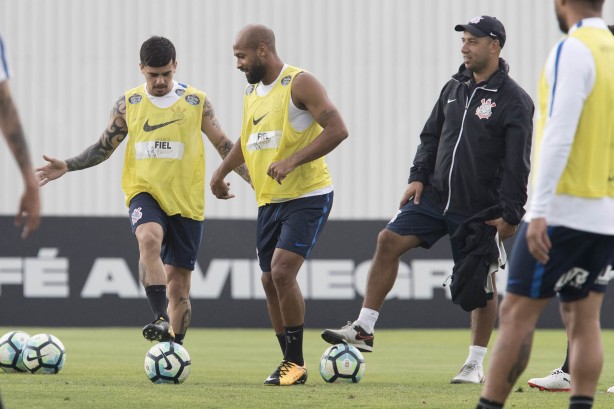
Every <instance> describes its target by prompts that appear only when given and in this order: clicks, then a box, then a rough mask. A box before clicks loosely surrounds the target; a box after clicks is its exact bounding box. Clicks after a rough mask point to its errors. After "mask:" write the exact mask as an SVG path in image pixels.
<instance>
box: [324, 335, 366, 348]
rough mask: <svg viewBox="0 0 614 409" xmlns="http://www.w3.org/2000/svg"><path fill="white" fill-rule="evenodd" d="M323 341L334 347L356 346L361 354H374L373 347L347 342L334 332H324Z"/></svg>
mask: <svg viewBox="0 0 614 409" xmlns="http://www.w3.org/2000/svg"><path fill="white" fill-rule="evenodd" d="M321 335H322V339H323V340H324V341H326V342H328V343H329V344H332V345H336V344H341V343H343V344H350V345H352V346H354V347H355V348H356V349H358V350H359V351H361V352H373V347H372V346H369V345H367V344H365V343H362V344H353V343H351V342H347V340H346V339H345V338H343V337H341V336H339V335H337V334H335V333H334V332H331V331H324V332H322V334H321Z"/></svg>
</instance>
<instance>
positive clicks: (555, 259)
mask: <svg viewBox="0 0 614 409" xmlns="http://www.w3.org/2000/svg"><path fill="white" fill-rule="evenodd" d="M527 227H528V224H527V223H524V222H523V223H522V224H521V225H520V228H519V229H518V234H517V237H516V241H515V242H514V250H513V251H512V255H511V257H510V263H509V264H510V268H509V276H508V281H507V292H509V293H512V294H517V295H523V296H525V297H530V298H535V299H537V298H550V297H553V296H554V295H555V294H556V293H558V294H559V297H560V299H561V301H563V302H570V301H575V300H579V299H582V298H585V297H587V296H588V293H589V291H596V292H605V290H606V287H607V283H608V280H609V278H610V271H611V269H612V267H611V265H612V259H613V256H614V236H606V235H602V234H596V233H588V232H583V231H579V230H574V229H569V228H567V227H561V226H556V227H548V236H549V237H550V241H551V243H552V248H551V249H550V253H549V257H550V259H549V260H548V262H547V263H546V264H541V263H539V262H538V261H537V260H535V258H533V256H532V255H531V253H530V252H529V247H528V244H527V239H526V233H527Z"/></svg>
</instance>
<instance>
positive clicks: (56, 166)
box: [36, 95, 128, 186]
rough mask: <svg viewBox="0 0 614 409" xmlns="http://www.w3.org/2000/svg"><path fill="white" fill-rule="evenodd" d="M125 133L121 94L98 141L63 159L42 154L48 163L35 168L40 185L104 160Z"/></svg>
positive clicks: (124, 116) (124, 114) (123, 107)
mask: <svg viewBox="0 0 614 409" xmlns="http://www.w3.org/2000/svg"><path fill="white" fill-rule="evenodd" d="M126 135H128V125H127V124H126V99H125V97H124V96H123V95H122V96H121V97H120V98H119V99H118V100H117V102H115V105H114V106H113V109H112V110H111V116H110V118H109V124H108V125H107V129H105V130H104V132H103V133H102V136H101V137H100V139H99V140H98V142H96V143H95V144H93V145H92V146H90V147H88V148H87V149H85V150H84V151H83V152H81V153H80V154H79V155H77V156H75V157H73V158H70V159H66V160H65V161H64V160H61V159H56V158H52V157H49V156H47V155H43V158H44V159H45V160H46V161H47V162H49V163H48V164H46V165H45V166H42V167H40V168H36V172H37V174H38V177H39V180H40V185H41V186H44V185H45V184H47V183H48V182H49V181H51V180H55V179H57V178H59V177H61V176H63V175H64V174H65V173H66V172H71V171H73V170H81V169H86V168H89V167H92V166H96V165H98V164H99V163H102V162H104V161H105V160H107V159H108V158H109V157H110V156H111V154H112V153H113V152H114V151H115V149H116V148H117V147H118V146H119V144H120V143H121V142H122V141H123V140H124V139H125V138H126Z"/></svg>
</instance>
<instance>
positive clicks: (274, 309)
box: [261, 271, 284, 334]
mask: <svg viewBox="0 0 614 409" xmlns="http://www.w3.org/2000/svg"><path fill="white" fill-rule="evenodd" d="M261 280H262V287H263V288H264V294H265V295H266V306H267V309H268V310H269V318H270V320H271V325H272V326H273V330H274V331H275V334H283V333H284V322H283V320H282V318H281V309H280V308H279V297H278V296H277V290H276V289H275V284H274V283H273V278H272V277H271V272H270V271H268V272H264V273H262V277H261Z"/></svg>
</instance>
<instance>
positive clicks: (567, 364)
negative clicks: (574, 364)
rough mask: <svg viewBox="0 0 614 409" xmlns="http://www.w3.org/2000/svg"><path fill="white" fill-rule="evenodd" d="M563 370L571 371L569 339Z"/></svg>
mask: <svg viewBox="0 0 614 409" xmlns="http://www.w3.org/2000/svg"><path fill="white" fill-rule="evenodd" d="M561 371H563V372H565V373H569V341H567V353H566V354H565V362H563V366H561Z"/></svg>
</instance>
